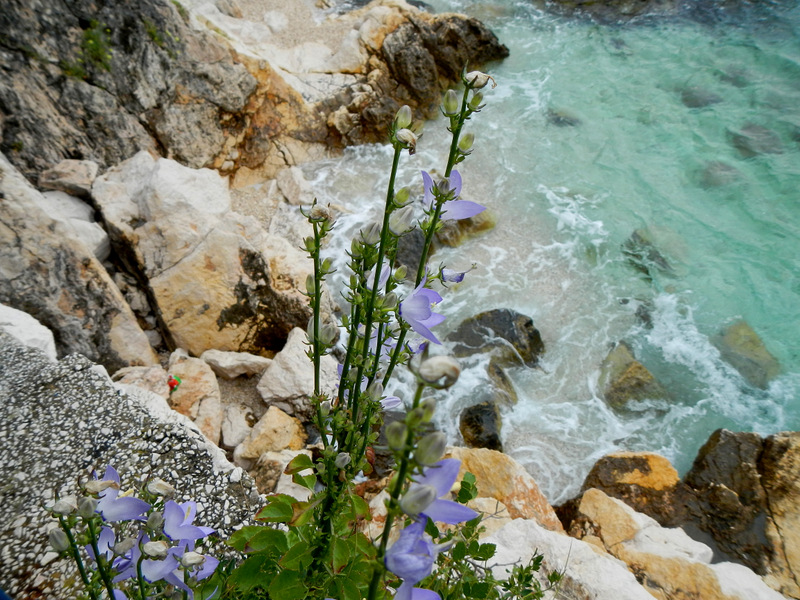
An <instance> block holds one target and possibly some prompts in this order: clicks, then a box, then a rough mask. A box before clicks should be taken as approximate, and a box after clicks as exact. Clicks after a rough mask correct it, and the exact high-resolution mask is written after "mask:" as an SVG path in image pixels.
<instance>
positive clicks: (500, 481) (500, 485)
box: [445, 447, 563, 531]
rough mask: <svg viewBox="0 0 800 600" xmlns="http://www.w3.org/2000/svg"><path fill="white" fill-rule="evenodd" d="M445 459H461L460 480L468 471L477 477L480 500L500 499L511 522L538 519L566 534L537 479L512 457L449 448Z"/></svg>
mask: <svg viewBox="0 0 800 600" xmlns="http://www.w3.org/2000/svg"><path fill="white" fill-rule="evenodd" d="M445 457H446V458H457V459H459V460H461V470H460V471H459V475H458V479H457V481H461V478H462V477H463V476H464V473H466V472H470V473H472V474H473V475H475V479H476V481H475V485H476V486H477V488H478V497H480V498H494V499H495V500H499V501H500V502H502V503H503V505H504V506H505V507H506V509H507V510H508V514H509V516H510V517H511V518H512V519H520V518H522V519H535V520H536V521H537V522H538V523H539V524H540V525H542V526H543V527H546V528H548V529H550V530H552V531H563V527H562V526H561V521H559V520H558V517H557V516H556V513H555V511H554V510H553V508H552V507H551V506H550V504H549V503H548V502H547V499H546V498H545V497H544V496H543V495H542V493H541V492H540V491H539V486H538V485H537V484H536V481H535V480H534V478H533V477H531V475H530V474H529V473H528V472H527V471H526V470H525V469H524V468H523V467H522V465H520V464H519V463H518V462H516V461H515V460H514V459H512V458H511V457H509V456H507V455H505V454H503V453H502V452H496V451H494V450H489V449H486V448H461V447H451V448H448V449H447V453H446V454H445Z"/></svg>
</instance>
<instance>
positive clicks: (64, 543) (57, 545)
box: [47, 529, 69, 554]
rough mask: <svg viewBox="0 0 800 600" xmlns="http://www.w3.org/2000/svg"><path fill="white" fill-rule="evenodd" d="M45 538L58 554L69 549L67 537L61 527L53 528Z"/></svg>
mask: <svg viewBox="0 0 800 600" xmlns="http://www.w3.org/2000/svg"><path fill="white" fill-rule="evenodd" d="M47 540H48V542H50V547H51V548H52V549H53V550H55V551H56V552H58V553H59V554H61V553H62V552H65V551H67V550H69V538H67V534H66V533H64V530H62V529H53V530H52V531H51V532H50V535H49V536H48V538H47Z"/></svg>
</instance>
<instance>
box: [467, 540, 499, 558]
mask: <svg viewBox="0 0 800 600" xmlns="http://www.w3.org/2000/svg"><path fill="white" fill-rule="evenodd" d="M496 549H497V545H496V544H481V545H480V546H479V547H478V551H477V552H473V553H472V556H473V557H474V558H476V559H478V560H489V559H490V558H492V557H493V556H494V551H495V550H496Z"/></svg>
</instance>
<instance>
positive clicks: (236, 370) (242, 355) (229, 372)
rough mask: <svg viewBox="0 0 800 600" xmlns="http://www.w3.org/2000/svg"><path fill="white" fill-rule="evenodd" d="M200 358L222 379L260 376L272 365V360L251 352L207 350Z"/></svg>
mask: <svg viewBox="0 0 800 600" xmlns="http://www.w3.org/2000/svg"><path fill="white" fill-rule="evenodd" d="M200 358H201V359H202V360H204V361H205V362H206V363H208V366H210V367H211V369H212V370H213V371H214V373H216V374H217V375H218V376H220V377H224V378H225V379H235V378H236V377H239V376H240V375H259V374H261V373H263V372H264V370H265V369H266V368H267V367H269V366H270V365H271V364H272V359H271V358H266V357H265V356H258V355H257V354H250V353H249V352H223V351H222V350H206V351H205V352H203V354H201V355H200Z"/></svg>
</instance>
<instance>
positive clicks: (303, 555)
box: [278, 541, 312, 570]
mask: <svg viewBox="0 0 800 600" xmlns="http://www.w3.org/2000/svg"><path fill="white" fill-rule="evenodd" d="M311 558H312V557H311V551H310V549H309V545H308V542H304V541H300V542H297V543H296V544H295V545H294V546H292V547H291V548H289V550H287V551H286V554H284V555H283V558H281V559H280V561H278V563H279V564H280V565H281V566H282V567H284V568H286V569H298V570H304V569H305V568H306V567H307V566H308V565H309V564H311Z"/></svg>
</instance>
